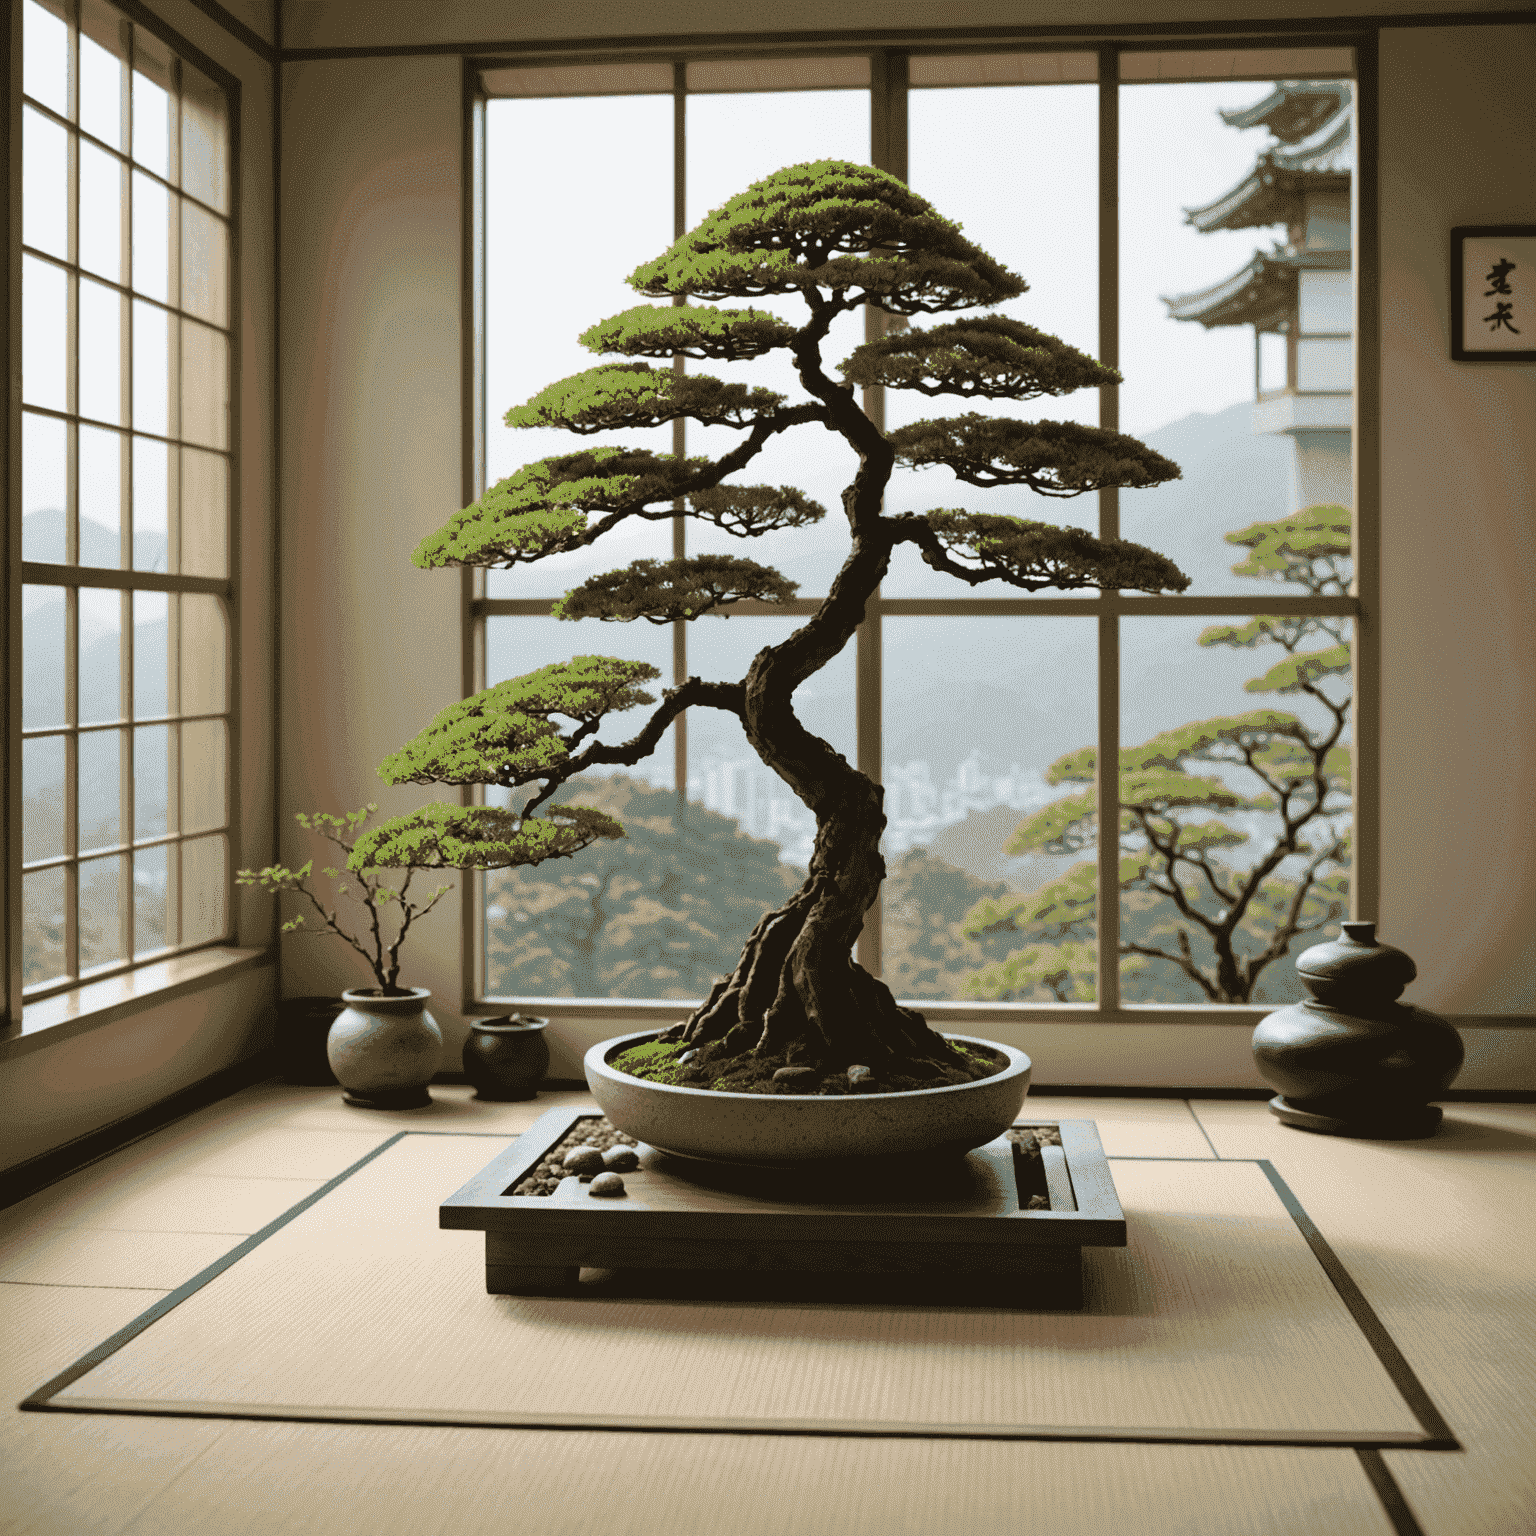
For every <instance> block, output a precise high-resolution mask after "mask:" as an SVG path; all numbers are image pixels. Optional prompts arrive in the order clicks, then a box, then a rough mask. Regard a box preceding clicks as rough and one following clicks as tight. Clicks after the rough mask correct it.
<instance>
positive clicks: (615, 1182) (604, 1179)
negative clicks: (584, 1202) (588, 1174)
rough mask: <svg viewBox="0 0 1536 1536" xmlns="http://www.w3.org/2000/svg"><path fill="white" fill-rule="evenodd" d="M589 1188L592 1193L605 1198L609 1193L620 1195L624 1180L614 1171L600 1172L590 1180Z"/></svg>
mask: <svg viewBox="0 0 1536 1536" xmlns="http://www.w3.org/2000/svg"><path fill="white" fill-rule="evenodd" d="M591 1189H592V1193H593V1194H594V1195H602V1196H604V1197H605V1198H606V1197H608V1196H611V1195H622V1194H623V1193H624V1180H623V1179H621V1178H620V1177H619V1176H618V1174H616V1173H600V1174H598V1176H597V1177H596V1178H595V1179H593V1180H592V1184H591Z"/></svg>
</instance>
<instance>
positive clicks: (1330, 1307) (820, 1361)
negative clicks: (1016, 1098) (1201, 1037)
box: [34, 1134, 1423, 1445]
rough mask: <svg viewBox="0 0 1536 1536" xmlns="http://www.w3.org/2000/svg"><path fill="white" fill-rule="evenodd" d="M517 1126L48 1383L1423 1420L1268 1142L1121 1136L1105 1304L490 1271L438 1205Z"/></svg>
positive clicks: (430, 1405) (1301, 1439) (1053, 1430)
mask: <svg viewBox="0 0 1536 1536" xmlns="http://www.w3.org/2000/svg"><path fill="white" fill-rule="evenodd" d="M499 1150H501V1144H500V1143H499V1142H498V1141H497V1140H496V1139H494V1138H486V1137H482V1136H459V1135H423V1134H408V1135H406V1136H404V1137H402V1138H401V1139H400V1140H398V1141H396V1142H395V1143H394V1144H393V1145H391V1146H389V1147H387V1148H386V1149H385V1150H384V1151H383V1152H382V1153H380V1154H379V1155H378V1156H377V1157H375V1158H373V1159H372V1160H371V1161H369V1162H366V1163H364V1164H363V1165H361V1166H359V1167H358V1168H356V1169H355V1171H353V1172H352V1173H351V1174H350V1175H348V1176H345V1177H344V1178H343V1179H342V1181H341V1182H339V1183H338V1184H337V1185H336V1186H335V1187H334V1188H332V1189H331V1190H329V1191H328V1192H326V1193H324V1194H323V1195H322V1196H321V1197H320V1198H319V1199H318V1200H316V1201H315V1202H314V1203H313V1204H312V1205H310V1206H308V1207H307V1208H306V1209H303V1210H301V1211H300V1212H299V1214H298V1215H297V1216H295V1217H294V1218H293V1219H292V1220H290V1221H287V1222H286V1223H285V1224H284V1225H282V1226H280V1227H278V1228H277V1229H276V1230H273V1231H271V1232H270V1233H269V1235H267V1236H266V1237H265V1238H263V1239H261V1240H260V1241H258V1242H255V1243H254V1246H251V1247H250V1249H249V1251H248V1252H246V1253H244V1254H243V1255H242V1256H241V1257H239V1258H238V1259H237V1260H236V1261H235V1262H234V1263H232V1264H231V1265H229V1267H227V1268H225V1269H224V1270H223V1271H222V1272H220V1273H217V1274H215V1275H213V1277H212V1278H211V1279H207V1280H206V1281H205V1282H204V1283H202V1284H200V1285H198V1284H197V1283H196V1282H192V1283H191V1284H190V1285H189V1287H184V1288H183V1289H184V1291H187V1292H188V1294H185V1295H184V1296H183V1297H182V1299H180V1300H179V1301H178V1302H177V1303H176V1304H175V1305H174V1306H172V1307H171V1308H170V1309H169V1310H167V1311H164V1312H163V1314H162V1315H158V1316H154V1315H153V1314H150V1316H151V1319H152V1320H150V1321H149V1322H148V1324H147V1326H142V1325H139V1331H137V1332H134V1331H133V1329H132V1328H130V1329H129V1330H125V1334H128V1335H130V1336H129V1337H127V1339H126V1342H122V1343H121V1344H120V1345H118V1347H116V1348H114V1349H112V1350H111V1352H110V1353H105V1354H104V1357H102V1356H103V1351H97V1352H94V1355H95V1356H96V1358H95V1359H94V1363H90V1364H88V1365H87V1366H86V1368H85V1369H84V1370H83V1371H82V1370H79V1369H78V1367H77V1368H76V1369H77V1374H74V1375H73V1377H72V1379H71V1376H70V1373H65V1376H64V1377H61V1378H59V1379H57V1380H56V1381H55V1383H51V1384H50V1386H49V1388H46V1389H42V1390H41V1391H40V1393H39V1394H38V1395H37V1396H36V1398H35V1399H34V1401H35V1402H36V1405H37V1406H41V1407H46V1408H54V1409H72V1410H75V1411H82V1410H83V1411H92V1410H97V1411H107V1412H124V1411H127V1412H148V1413H191V1414H209V1415H228V1414H236V1415H241V1416H246V1415H252V1416H256V1417H267V1418H291V1419H340V1420H369V1421H382V1422H403V1423H450V1424H451V1423H479V1424H507V1425H519V1424H541V1425H556V1426H559V1425H570V1426H582V1427H609V1428H616V1429H619V1428H671V1429H692V1430H711V1429H715V1430H725V1431H732V1430H733V1431H737V1432H740V1431H748V1432H751V1431H759V1432H789V1433H797V1432H798V1433H834V1434H837V1433H841V1434H869V1433H876V1434H879V1433H898V1434H899V1433H907V1434H931V1435H956V1434H959V1435H968V1434H980V1435H983V1436H990V1435H1003V1436H1007V1435H1021V1436H1032V1435H1037V1434H1046V1435H1054V1434H1060V1435H1064V1436H1071V1437H1074V1438H1075V1437H1078V1436H1086V1437H1109V1438H1125V1437H1131V1438H1142V1437H1146V1438H1153V1439H1167V1438H1172V1439H1189V1438H1205V1439H1212V1440H1222V1441H1235V1442H1248V1443H1253V1442H1260V1443H1264V1442H1272V1441H1282V1442H1286V1441H1288V1442H1290V1443H1303V1444H1305V1443H1320V1444H1328V1443H1357V1444H1358V1443H1374V1444H1381V1445H1386V1444H1394V1443H1396V1444H1404V1445H1406V1444H1414V1443H1418V1442H1420V1441H1421V1439H1422V1438H1423V1436H1422V1429H1421V1425H1420V1423H1419V1421H1418V1420H1417V1419H1416V1418H1415V1416H1414V1414H1413V1413H1412V1412H1411V1411H1410V1408H1409V1406H1408V1404H1407V1402H1406V1401H1405V1400H1404V1398H1403V1397H1402V1396H1401V1395H1400V1393H1399V1391H1398V1390H1397V1388H1396V1387H1395V1386H1394V1384H1393V1381H1392V1379H1391V1377H1390V1376H1389V1375H1388V1373H1387V1370H1386V1369H1385V1368H1384V1366H1383V1364H1382V1362H1381V1359H1379V1358H1378V1356H1377V1354H1376V1353H1375V1352H1374V1351H1373V1349H1372V1347H1371V1344H1370V1342H1369V1340H1368V1339H1367V1338H1366V1336H1365V1334H1364V1333H1362V1332H1361V1329H1360V1327H1359V1326H1357V1324H1356V1322H1355V1320H1354V1318H1353V1317H1352V1316H1351V1314H1350V1311H1349V1310H1348V1308H1347V1307H1346V1306H1345V1304H1344V1303H1343V1301H1342V1300H1341V1299H1340V1296H1339V1293H1338V1292H1337V1291H1336V1290H1335V1289H1334V1287H1333V1285H1332V1283H1331V1282H1330V1280H1329V1278H1328V1276H1327V1275H1326V1273H1325V1272H1324V1270H1323V1269H1322V1268H1321V1266H1320V1265H1319V1263H1318V1260H1317V1258H1316V1257H1315V1256H1314V1254H1313V1252H1312V1250H1311V1249H1310V1248H1309V1246H1308V1244H1307V1241H1306V1239H1305V1237H1304V1236H1303V1234H1302V1232H1301V1231H1300V1230H1299V1229H1298V1227H1297V1225H1296V1223H1295V1222H1294V1221H1293V1220H1292V1218H1291V1216H1290V1215H1289V1214H1288V1212H1287V1211H1286V1209H1285V1207H1284V1205H1283V1204H1282V1203H1281V1200H1280V1198H1279V1197H1278V1195H1277V1194H1276V1192H1275V1190H1274V1189H1273V1188H1272V1187H1271V1186H1270V1184H1269V1182H1268V1180H1267V1179H1266V1177H1265V1175H1264V1172H1263V1170H1262V1169H1261V1168H1260V1167H1259V1166H1258V1165H1257V1164H1255V1163H1251V1162H1216V1161H1213V1160H1209V1159H1207V1160H1204V1161H1188V1162H1183V1161H1174V1160H1152V1159H1146V1160H1142V1159H1115V1160H1113V1161H1112V1164H1111V1166H1112V1169H1113V1173H1114V1178H1115V1183H1116V1186H1117V1188H1118V1191H1119V1195H1120V1200H1121V1204H1122V1205H1123V1206H1124V1208H1125V1213H1126V1220H1127V1224H1128V1229H1129V1235H1130V1243H1129V1246H1128V1247H1127V1248H1124V1249H1089V1250H1086V1251H1085V1254H1084V1264H1085V1283H1086V1290H1087V1301H1086V1305H1085V1306H1084V1308H1083V1310H1082V1311H1081V1312H1029V1311H1014V1310H1010V1309H1008V1308H1006V1307H1003V1306H998V1305H990V1306H988V1305H982V1306H978V1305H961V1304H959V1303H958V1302H956V1301H954V1300H941V1301H939V1302H938V1303H936V1304H933V1305H898V1304H890V1303H887V1302H881V1301H878V1300H870V1301H867V1302H858V1301H849V1300H817V1299H815V1297H814V1295H812V1296H810V1297H809V1298H807V1297H806V1295H805V1294H804V1293H803V1292H800V1293H797V1296H796V1298H795V1299H790V1300H786V1299H782V1298H780V1299H748V1300H740V1299H738V1300H733V1299H729V1298H722V1297H716V1298H714V1299H705V1300H700V1299H681V1298H680V1297H668V1296H657V1295H655V1294H650V1295H647V1294H644V1292H646V1291H647V1290H649V1291H651V1292H654V1291H655V1289H656V1286H655V1285H654V1284H649V1285H640V1286H637V1287H635V1288H634V1289H633V1293H632V1294H624V1293H623V1287H622V1286H620V1287H618V1289H617V1291H615V1289H614V1288H613V1287H612V1286H610V1287H609V1288H608V1289H607V1290H605V1289H604V1288H603V1286H602V1284H600V1283H599V1284H597V1285H595V1286H593V1287H592V1288H591V1289H590V1290H589V1291H587V1292H586V1293H584V1294H578V1295H575V1296H569V1297H513V1296H488V1295H486V1293H485V1289H484V1269H483V1264H484V1257H483V1241H482V1235H481V1234H480V1233H478V1232H454V1231H441V1230H439V1228H438V1226H437V1211H438V1205H439V1204H440V1202H441V1201H442V1200H443V1199H444V1198H445V1197H446V1196H447V1195H449V1194H451V1193H452V1192H453V1191H454V1190H456V1189H457V1188H459V1187H460V1186H461V1185H462V1184H463V1183H464V1182H465V1181H466V1180H467V1179H468V1178H469V1177H470V1176H471V1175H473V1174H474V1173H475V1172H477V1171H478V1170H479V1169H480V1168H481V1167H483V1166H484V1165H485V1164H486V1163H487V1162H489V1161H490V1159H491V1157H492V1156H493V1155H494V1154H495V1153H496V1152H498V1151H499ZM687 1278H688V1277H686V1276H673V1277H672V1283H674V1284H676V1285H686V1282H687ZM193 1286H195V1288H193ZM696 1289H697V1288H696ZM109 1342H110V1341H109ZM86 1358H87V1361H90V1360H92V1357H86Z"/></svg>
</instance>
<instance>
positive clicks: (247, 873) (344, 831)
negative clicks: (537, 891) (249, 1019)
mask: <svg viewBox="0 0 1536 1536" xmlns="http://www.w3.org/2000/svg"><path fill="white" fill-rule="evenodd" d="M376 810H378V806H377V805H375V804H373V803H372V802H370V803H369V804H368V805H365V806H364V807H363V808H362V809H361V810H356V811H348V812H347V813H346V818H345V820H343V818H341V817H339V816H333V815H331V814H330V813H329V812H328V811H316V812H315V813H314V815H312V816H309V815H306V814H305V813H304V812H303V811H298V812H296V813H295V814H294V820H295V821H297V822H298V824H299V825H300V826H301V827H303V828H304V830H305V831H306V832H318V833H319V834H320V835H321V836H322V837H324V838H325V839H326V840H327V841H328V842H331V843H334V844H335V845H336V846H337V847H338V848H340V849H341V850H342V852H343V853H345V854H346V855H347V868H348V869H350V870H351V871H352V872H353V873H354V874H355V875H357V877H358V884H359V885H360V886H361V887H362V890H361V893H360V894H359V895H357V896H356V897H355V899H356V900H359V901H361V902H362V903H363V905H364V906H365V907H366V908H367V910H368V926H369V931H370V934H371V944H372V952H371V953H370V951H369V950H368V949H365V948H364V947H363V946H362V945H361V944H360V943H359V942H358V941H357V939H356V938H355V937H354V936H353V935H352V934H350V933H348V932H347V931H346V930H345V929H344V928H342V926H341V924H340V923H339V922H337V920H336V913H335V911H334V910H332V911H327V910H326V909H325V906H324V905H323V904H322V903H321V901H320V899H319V897H317V896H316V895H315V893H314V891H313V890H311V889H310V886H309V877H310V873H311V871H312V870H313V869H314V865H315V861H314V860H313V859H307V860H306V861H305V862H304V863H303V865H301V866H300V867H299V868H298V869H286V868H284V867H283V866H282V865H281V864H269V865H267V866H266V868H265V869H242V870H240V871H239V872H238V873H237V874H236V875H235V884H236V885H249V886H259V887H260V888H261V889H262V890H264V891H266V892H267V893H268V894H269V895H272V896H280V895H282V894H283V893H285V892H293V893H294V894H296V895H300V896H303V897H305V898H306V899H307V900H308V901H309V903H310V905H311V906H312V907H314V909H315V910H316V911H317V912H318V913H319V914H320V916H321V917H322V918H324V920H325V925H326V927H327V928H328V929H329V930H330V931H331V932H332V933H334V934H335V935H336V936H337V937H338V938H343V939H345V940H346V941H347V943H349V944H350V945H351V946H352V948H353V949H355V950H356V951H357V952H358V954H360V955H361V956H362V957H363V959H364V960H366V961H367V962H368V964H369V966H370V967H371V969H372V971H373V974H374V979H375V980H376V981H377V982H378V984H379V990H380V991H381V992H384V993H389V994H393V995H397V996H398V995H400V994H401V993H403V992H405V991H406V990H408V989H406V988H403V987H399V986H397V985H396V981H397V979H398V977H399V975H400V947H401V945H402V944H403V943H404V942H405V936H406V934H407V933H408V932H409V931H410V927H411V924H412V923H413V922H414V921H415V920H416V919H417V918H418V917H425V916H426V914H427V913H428V912H430V911H431V910H432V908H433V907H435V906H436V905H437V903H438V901H439V900H440V899H441V898H442V897H443V896H444V895H445V894H446V893H447V892H448V891H450V890H451V889H452V887H451V886H447V885H440V886H439V887H438V888H437V890H436V891H435V892H434V893H433V894H432V897H431V898H430V900H428V902H427V904H426V905H425V906H422V907H418V906H417V904H416V903H415V902H414V901H408V900H407V899H406V892H407V891H408V890H409V889H410V884H411V875H412V873H413V871H411V869H410V867H409V866H410V861H409V860H407V859H391V858H375V859H365V858H361V857H360V856H359V853H358V850H359V849H361V848H364V847H365V846H366V845H367V844H369V842H370V840H371V839H374V838H377V837H378V835H379V833H380V832H382V831H383V830H384V827H376V828H375V829H374V830H373V831H372V832H367V833H364V834H363V835H362V836H361V837H358V838H356V839H355V840H354V836H353V835H354V834H355V833H356V832H357V830H358V828H359V827H361V826H362V824H363V823H364V822H365V821H367V819H368V818H369V817H370V816H371V815H373V813H374V812H375V811H376ZM388 825H389V823H387V822H386V823H385V826H386V827H387V826H388ZM354 860H355V861H356V862H354ZM374 868H385V869H405V870H406V871H407V873H406V877H405V880H404V882H403V883H402V884H401V886H400V888H399V890H395V889H394V888H393V887H392V886H387V885H385V884H384V883H383V882H382V881H381V880H378V879H376V878H374V877H373V876H371V875H370V874H369V873H368V871H369V870H370V869H374ZM324 873H325V875H326V876H327V877H328V878H329V879H332V880H335V879H337V878H339V877H340V875H341V870H340V869H338V868H336V867H334V866H327V867H326V868H325V870H324ZM350 892H351V888H350V887H349V886H346V885H339V886H337V888H336V894H337V895H338V896H346V895H348V894H350ZM392 905H398V906H399V908H400V928H399V931H398V932H397V933H396V935H395V938H394V941H393V942H392V943H389V944H386V943H385V942H384V936H383V933H382V931H381V930H380V927H379V919H380V916H381V914H382V912H383V910H384V909H385V908H387V907H390V906H392ZM303 926H304V918H303V915H302V914H300V915H299V916H298V917H294V918H290V919H289V920H288V921H287V922H286V923H284V924H283V925H282V927H281V929H280V931H281V932H283V933H295V932H298V931H299V930H300V929H301V928H303Z"/></svg>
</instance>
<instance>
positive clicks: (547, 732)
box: [379, 656, 661, 785]
mask: <svg viewBox="0 0 1536 1536" xmlns="http://www.w3.org/2000/svg"><path fill="white" fill-rule="evenodd" d="M660 676H661V674H660V672H658V671H657V670H656V668H655V667H653V666H651V665H650V664H649V663H647V662H643V661H624V660H621V659H620V658H618V657H615V656H576V657H573V658H572V659H571V660H570V661H560V662H553V663H551V664H550V665H549V666H547V667H540V668H539V669H538V670H537V671H536V672H528V673H525V674H524V675H522V676H521V677H512V678H508V679H507V680H506V681H505V682H502V683H497V684H495V685H494V686H493V687H490V688H486V689H484V690H482V691H481V692H480V693H477V694H473V695H471V697H469V698H467V699H461V700H460V701H459V702H458V703H457V704H450V705H449V706H448V707H447V709H444V710H442V711H440V712H439V713H438V715H437V716H436V717H435V718H434V719H433V721H432V723H431V724H430V725H428V726H427V727H426V729H424V730H423V731H421V732H420V733H419V734H418V735H417V736H416V737H415V738H414V740H412V741H409V742H407V743H406V744H405V746H403V747H402V748H401V749H400V750H399V751H398V752H395V753H392V754H391V755H390V756H389V757H386V758H385V759H384V761H383V762H382V763H380V764H379V777H380V778H381V779H383V780H384V782H385V783H386V784H406V783H412V784H504V785H511V784H514V783H523V782H526V781H527V780H528V779H529V778H530V777H533V776H535V775H537V774H538V773H539V771H540V770H541V769H551V768H555V767H557V766H558V765H559V764H561V763H563V762H564V761H565V760H566V759H567V758H568V757H569V756H570V750H571V748H572V747H573V746H574V745H575V744H576V743H577V741H578V740H579V739H581V738H583V737H584V736H587V735H590V734H591V733H592V732H593V731H595V730H596V729H597V727H598V725H599V724H600V723H601V721H602V718H603V716H605V715H607V714H610V713H613V712H615V711H619V710H626V709H632V708H633V707H634V706H635V705H636V704H650V703H653V702H654V696H653V695H651V694H649V693H646V692H645V691H644V690H643V689H641V688H639V687H637V686H636V684H637V683H642V682H649V681H652V680H654V679H656V678H658V677H660ZM551 715H563V716H565V717H566V718H568V719H571V720H574V721H576V722H577V730H576V732H574V733H573V734H572V735H570V736H562V735H561V734H560V731H559V729H558V728H557V727H556V725H555V724H554V722H553V721H552V720H551V719H550V716H551Z"/></svg>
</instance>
